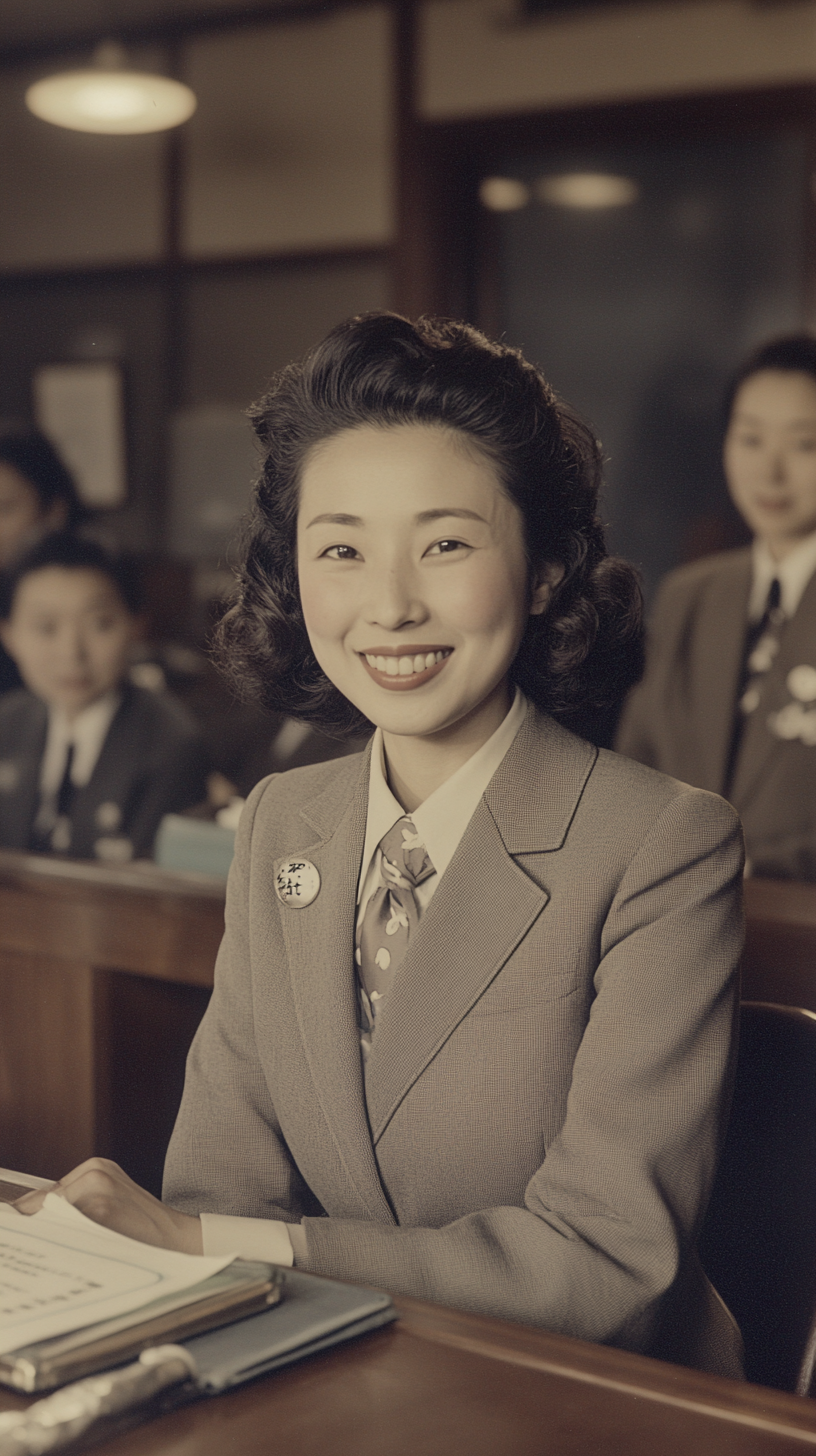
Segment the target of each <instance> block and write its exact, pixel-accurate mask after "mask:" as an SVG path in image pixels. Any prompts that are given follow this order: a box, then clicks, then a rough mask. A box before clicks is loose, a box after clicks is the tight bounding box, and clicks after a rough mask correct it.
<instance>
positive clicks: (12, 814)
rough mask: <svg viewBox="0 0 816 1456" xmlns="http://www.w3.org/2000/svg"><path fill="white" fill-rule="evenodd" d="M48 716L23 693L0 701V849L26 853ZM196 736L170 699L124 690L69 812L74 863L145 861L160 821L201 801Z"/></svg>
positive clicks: (202, 767) (202, 772)
mask: <svg viewBox="0 0 816 1456" xmlns="http://www.w3.org/2000/svg"><path fill="white" fill-rule="evenodd" d="M47 728H48V711H47V709H46V707H45V705H44V704H43V703H42V702H41V701H40V699H39V698H36V697H34V695H33V694H32V693H29V692H27V691H26V690H25V689H22V690H20V691H19V692H14V693H8V694H6V696H5V697H4V698H3V699H2V700H1V701H0V845H2V846H3V848H5V849H27V848H28V846H29V843H30V840H31V832H32V827H33V824H34V818H35V816H36V813H37V809H38V807H39V802H40V790H39V776H40V764H41V762H42V756H43V752H44V750H45V741H46V733H47ZM206 792H207V789H206V759H205V754H204V748H203V744H202V740H201V736H200V734H199V732H198V729H197V727H196V725H195V723H194V722H193V720H192V718H190V717H189V715H188V714H187V712H186V711H185V709H184V708H182V707H181V706H180V705H179V704H178V703H176V702H174V701H173V700H172V699H171V698H167V697H164V696H162V695H160V694H157V693H151V692H146V691H145V690H144V689H143V688H137V687H134V686H133V685H132V684H128V685H127V686H126V687H125V689H124V691H123V695H122V702H121V703H120V705H119V708H118V710H117V712H116V715H115V717H114V719H113V722H112V723H111V726H110V728H109V730H108V734H107V737H106V738H105V742H104V743H103V745H102V752H101V753H100V755H99V758H98V760H97V763H96V766H95V768H94V771H93V773H92V775H91V778H90V781H89V782H88V783H87V784H86V785H85V786H84V787H83V788H78V789H77V790H76V792H75V795H74V800H73V804H72V808H71V814H70V819H71V831H72V832H71V846H70V850H69V853H70V854H71V856H72V857H73V858H76V859H95V858H99V859H127V858H130V857H133V858H136V859H138V858H142V857H144V856H146V855H150V854H151V853H152V850H153V840H154V838H155V836H156V830H157V829H158V827H159V822H160V820H161V818H162V816H163V815H164V814H170V813H173V812H177V811H178V810H180V809H186V808H189V807H190V805H192V804H195V803H198V802H200V801H201V800H202V799H204V798H205V797H206Z"/></svg>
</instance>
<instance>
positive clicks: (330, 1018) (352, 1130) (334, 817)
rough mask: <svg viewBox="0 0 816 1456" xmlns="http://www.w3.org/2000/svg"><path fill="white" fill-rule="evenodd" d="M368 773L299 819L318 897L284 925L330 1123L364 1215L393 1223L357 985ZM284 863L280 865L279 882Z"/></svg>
mask: <svg viewBox="0 0 816 1456" xmlns="http://www.w3.org/2000/svg"><path fill="white" fill-rule="evenodd" d="M368 769H369V754H368V753H366V754H365V755H364V756H363V761H362V768H358V777H357V780H356V782H355V783H354V784H353V787H352V791H351V795H349V785H348V775H347V774H345V773H343V770H342V769H341V768H338V776H337V779H336V780H335V781H334V782H333V783H332V785H331V786H330V787H329V789H328V790H326V791H325V792H324V793H323V794H321V795H320V796H319V797H318V798H316V799H314V800H312V801H310V802H309V803H307V804H306V805H305V806H304V807H303V808H302V810H301V817H302V818H304V819H305V820H306V822H307V823H308V824H309V825H310V826H311V827H312V828H313V829H317V831H318V833H319V836H320V837H319V838H318V840H317V841H316V842H315V843H314V844H311V845H307V846H306V848H304V849H303V850H298V854H299V855H300V854H302V856H303V858H305V859H309V860H310V861H311V863H312V864H313V865H314V866H315V868H316V869H317V871H318V874H319V875H320V892H319V894H318V895H317V898H316V899H315V900H314V901H313V902H312V903H311V904H310V905H308V906H306V907H304V908H303V909H302V910H301V909H297V910H293V909H288V910H284V912H283V914H282V915H281V921H282V924H283V933H284V938H285V941H286V950H287V955H288V960H289V972H290V976H291V979H292V988H293V994H294V1001H295V1008H296V1012H297V1018H298V1025H299V1028H300V1034H301V1038H302V1041H303V1047H304V1051H305V1054H306V1058H307V1061H308V1063H309V1068H310V1072H311V1076H312V1081H313V1084H314V1088H315V1092H316V1094H317V1099H318V1101H319V1104H320V1108H321V1111H322V1113H323V1117H324V1118H325V1121H326V1123H327V1124H328V1127H329V1131H330V1133H331V1137H332V1139H333V1142H334V1145H335V1148H336V1150H337V1152H338V1154H339V1156H340V1158H341V1160H342V1162H343V1165H344V1167H345V1169H346V1171H347V1173H348V1176H349V1180H350V1183H351V1184H352V1185H353V1187H354V1189H355V1190H356V1193H357V1197H358V1200H359V1204H360V1215H359V1216H360V1217H362V1218H367V1219H373V1220H376V1221H377V1222H380V1223H382V1222H388V1223H393V1222H394V1215H393V1212H392V1210H391V1206H390V1204H389V1202H388V1199H387V1197H386V1195H385V1192H384V1190H383V1187H382V1184H381V1182H380V1177H379V1173H378V1171H377V1164H376V1160H375V1158H374V1151H373V1148H372V1144H371V1132H370V1128H369V1123H368V1116H367V1113H366V1102H365V1094H364V1090H363V1076H362V1067H361V1061H360V1033H359V1029H358V1026H357V996H356V985H355V977H354V916H355V907H356V899H357V880H358V876H359V873H360V862H361V859H362V853H363V843H364V839H365V826H366V814H367V809H368ZM287 857H288V856H287ZM282 863H284V861H283V860H279V861H277V862H276V864H275V866H274V870H275V873H277V871H278V869H279V867H280V865H281V864H282Z"/></svg>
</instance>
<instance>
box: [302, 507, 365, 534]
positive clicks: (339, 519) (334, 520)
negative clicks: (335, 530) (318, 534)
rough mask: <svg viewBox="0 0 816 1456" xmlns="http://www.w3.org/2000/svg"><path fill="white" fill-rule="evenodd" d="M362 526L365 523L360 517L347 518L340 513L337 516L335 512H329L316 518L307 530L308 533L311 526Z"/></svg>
mask: <svg viewBox="0 0 816 1456" xmlns="http://www.w3.org/2000/svg"><path fill="white" fill-rule="evenodd" d="M362 524H363V522H362V518H361V517H360V516H347V515H344V514H343V513H342V512H338V513H337V514H336V515H335V514H334V513H333V512H331V511H327V512H326V513H325V515H322V516H315V517H314V519H313V520H311V521H310V522H309V525H308V526H307V527H306V530H307V531H308V530H309V529H310V527H311V526H323V525H327V526H362Z"/></svg>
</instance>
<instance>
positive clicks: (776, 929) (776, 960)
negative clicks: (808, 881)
mask: <svg viewBox="0 0 816 1456" xmlns="http://www.w3.org/2000/svg"><path fill="white" fill-rule="evenodd" d="M742 995H743V999H744V1000H745V1001H774V1002H776V1003H777V1004H780V1005H782V1006H803V1007H804V1008H805V1010H806V1011H816V885H800V884H795V883H794V882H792V881H787V880H754V879H749V880H746V881H745V953H744V955H743V960H742Z"/></svg>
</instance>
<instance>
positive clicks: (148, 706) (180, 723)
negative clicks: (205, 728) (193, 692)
mask: <svg viewBox="0 0 816 1456" xmlns="http://www.w3.org/2000/svg"><path fill="white" fill-rule="evenodd" d="M122 712H123V715H126V716H128V717H130V718H131V719H132V720H133V721H134V722H138V723H140V724H142V725H144V727H145V728H146V729H148V730H150V731H152V732H153V733H155V734H156V735H165V736H167V735H169V736H170V737H171V738H174V739H179V738H182V739H183V738H200V737H201V730H200V729H199V726H198V724H197V723H196V720H195V718H193V716H192V714H191V713H189V712H188V711H187V709H186V708H185V706H184V704H183V703H180V702H179V701H178V699H177V698H174V697H173V696H172V694H170V693H155V692H151V691H150V689H149V688H140V687H137V686H136V684H135V683H129V684H128V686H127V689H126V692H125V697H124V701H123V704H122Z"/></svg>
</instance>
